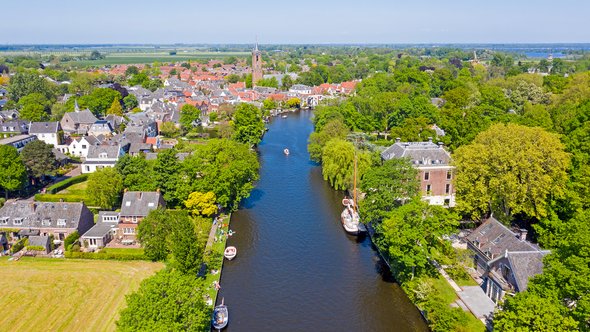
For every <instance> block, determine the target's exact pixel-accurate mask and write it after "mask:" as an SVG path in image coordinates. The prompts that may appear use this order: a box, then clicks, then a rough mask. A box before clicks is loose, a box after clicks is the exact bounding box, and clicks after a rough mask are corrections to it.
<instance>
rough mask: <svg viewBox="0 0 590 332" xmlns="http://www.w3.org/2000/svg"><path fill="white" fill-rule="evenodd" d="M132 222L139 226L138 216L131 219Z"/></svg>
mask: <svg viewBox="0 0 590 332" xmlns="http://www.w3.org/2000/svg"><path fill="white" fill-rule="evenodd" d="M131 222H134V223H136V224H137V217H136V216H133V217H131Z"/></svg>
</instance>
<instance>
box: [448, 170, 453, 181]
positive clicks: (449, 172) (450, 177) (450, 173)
mask: <svg viewBox="0 0 590 332" xmlns="http://www.w3.org/2000/svg"><path fill="white" fill-rule="evenodd" d="M452 178H453V173H452V172H451V171H447V180H450V179H452Z"/></svg>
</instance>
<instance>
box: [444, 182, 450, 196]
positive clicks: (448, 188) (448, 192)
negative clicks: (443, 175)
mask: <svg viewBox="0 0 590 332" xmlns="http://www.w3.org/2000/svg"><path fill="white" fill-rule="evenodd" d="M445 193H447V194H450V193H451V184H449V183H447V184H446V185H445Z"/></svg>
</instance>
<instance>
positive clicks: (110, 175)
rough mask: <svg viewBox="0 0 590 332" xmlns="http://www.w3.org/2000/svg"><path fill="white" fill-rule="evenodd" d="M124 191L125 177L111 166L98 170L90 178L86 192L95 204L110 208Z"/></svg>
mask: <svg viewBox="0 0 590 332" xmlns="http://www.w3.org/2000/svg"><path fill="white" fill-rule="evenodd" d="M122 191H123V178H122V177H121V175H120V174H119V173H118V172H117V171H116V170H115V169H114V168H111V167H106V168H103V169H99V170H96V172H94V173H92V174H91V175H90V177H89V179H88V189H87V190H86V193H87V194H88V196H89V197H90V198H91V199H92V201H93V202H94V204H96V205H98V206H100V207H102V208H105V209H110V208H112V207H113V206H115V205H116V204H117V202H118V201H119V198H120V196H121V192H122Z"/></svg>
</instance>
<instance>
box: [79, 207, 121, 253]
mask: <svg viewBox="0 0 590 332" xmlns="http://www.w3.org/2000/svg"><path fill="white" fill-rule="evenodd" d="M118 224H119V212H112V211H100V212H98V220H97V221H96V224H95V225H94V226H93V227H92V228H91V229H89V230H88V231H87V232H86V233H84V234H83V235H82V236H81V237H80V238H81V240H82V244H83V246H84V247H85V248H88V249H91V250H95V249H100V248H104V247H105V246H106V245H107V244H108V243H109V242H110V241H111V240H112V239H113V238H114V237H115V236H116V234H117V229H118Z"/></svg>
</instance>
